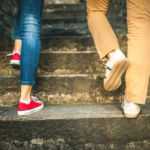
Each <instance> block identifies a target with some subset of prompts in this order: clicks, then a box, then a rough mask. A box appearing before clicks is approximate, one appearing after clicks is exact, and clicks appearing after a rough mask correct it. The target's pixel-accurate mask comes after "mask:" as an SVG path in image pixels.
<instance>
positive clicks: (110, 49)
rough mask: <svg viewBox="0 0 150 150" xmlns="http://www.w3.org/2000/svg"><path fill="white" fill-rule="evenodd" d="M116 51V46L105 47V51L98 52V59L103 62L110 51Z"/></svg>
mask: <svg viewBox="0 0 150 150" xmlns="http://www.w3.org/2000/svg"><path fill="white" fill-rule="evenodd" d="M116 49H120V47H118V44H117V45H116V46H112V47H107V49H105V50H104V51H103V52H100V51H98V53H99V55H100V59H101V60H103V59H104V58H105V57H106V55H108V54H109V53H110V52H111V51H113V50H116Z"/></svg>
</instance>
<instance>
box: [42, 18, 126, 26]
mask: <svg viewBox="0 0 150 150" xmlns="http://www.w3.org/2000/svg"><path fill="white" fill-rule="evenodd" d="M107 18H108V20H109V22H110V24H123V22H122V18H121V17H120V16H108V17H107ZM84 25H87V19H86V17H64V18H61V17H60V18H43V19H42V27H76V26H84Z"/></svg>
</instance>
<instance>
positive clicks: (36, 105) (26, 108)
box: [18, 95, 44, 115]
mask: <svg viewBox="0 0 150 150" xmlns="http://www.w3.org/2000/svg"><path fill="white" fill-rule="evenodd" d="M43 108H44V105H43V102H41V101H39V100H38V99H37V98H36V97H34V96H32V95H31V102H30V104H25V103H22V102H20V103H19V106H18V115H29V114H32V113H34V112H37V111H40V110H42V109H43Z"/></svg>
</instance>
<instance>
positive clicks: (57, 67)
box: [0, 51, 127, 75]
mask: <svg viewBox="0 0 150 150" xmlns="http://www.w3.org/2000/svg"><path fill="white" fill-rule="evenodd" d="M123 52H124V54H125V55H127V51H123ZM1 55H2V54H1ZM5 55H6V54H5ZM10 58H11V57H7V56H5V59H2V60H1V64H0V75H19V74H20V72H19V71H16V70H15V69H11V66H10ZM37 73H38V74H39V75H62V74H92V73H105V66H104V65H103V63H102V62H101V60H100V57H99V55H98V53H97V51H78V52H48V53H47V52H41V54H40V60H39V65H38V71H37Z"/></svg>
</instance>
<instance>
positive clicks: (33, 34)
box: [13, 0, 44, 86]
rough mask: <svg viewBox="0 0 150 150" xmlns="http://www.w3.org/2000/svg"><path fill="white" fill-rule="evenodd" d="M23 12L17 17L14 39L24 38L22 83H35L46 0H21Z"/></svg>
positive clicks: (21, 56)
mask: <svg viewBox="0 0 150 150" xmlns="http://www.w3.org/2000/svg"><path fill="white" fill-rule="evenodd" d="M20 5H21V12H19V13H18V14H17V16H16V19H15V24H14V35H13V41H14V40H16V39H20V40H22V48H21V55H20V81H19V83H20V84H21V85H32V86H33V85H34V84H35V77H36V72H37V66H38V62H39V57H40V48H41V42H40V33H41V31H40V29H41V18H42V11H43V5H44V0H20Z"/></svg>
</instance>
